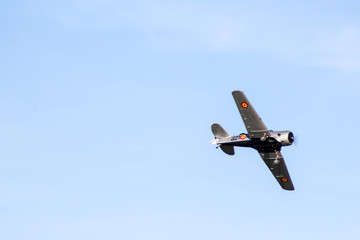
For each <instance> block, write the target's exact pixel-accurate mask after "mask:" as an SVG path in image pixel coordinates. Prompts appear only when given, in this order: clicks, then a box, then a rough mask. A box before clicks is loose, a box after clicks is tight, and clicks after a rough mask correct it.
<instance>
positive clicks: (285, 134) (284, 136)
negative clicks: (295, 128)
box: [270, 131, 294, 146]
mask: <svg viewBox="0 0 360 240" xmlns="http://www.w3.org/2000/svg"><path fill="white" fill-rule="evenodd" d="M270 137H271V138H274V139H275V140H276V141H278V142H279V143H280V144H281V146H290V145H291V144H293V142H294V134H293V133H292V132H290V131H278V132H270Z"/></svg>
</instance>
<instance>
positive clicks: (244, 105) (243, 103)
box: [241, 102, 249, 108]
mask: <svg viewBox="0 0 360 240" xmlns="http://www.w3.org/2000/svg"><path fill="white" fill-rule="evenodd" d="M241 106H242V107H243V108H248V106H249V105H248V104H247V103H246V102H242V103H241Z"/></svg>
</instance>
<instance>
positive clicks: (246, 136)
mask: <svg viewBox="0 0 360 240" xmlns="http://www.w3.org/2000/svg"><path fill="white" fill-rule="evenodd" d="M232 95H233V97H234V100H235V103H236V106H237V108H238V109H239V112H240V115H241V118H242V120H243V122H244V124H245V127H246V130H247V131H248V133H241V134H239V135H235V136H230V135H229V134H228V133H227V132H226V131H225V130H224V129H223V128H222V127H221V126H220V125H219V124H218V123H214V124H213V125H211V131H212V132H213V134H214V136H215V138H214V139H213V140H212V141H211V144H214V145H217V147H216V148H218V147H220V148H221V150H222V151H224V152H225V153H226V154H229V155H234V154H235V152H234V147H250V148H253V149H255V150H257V151H258V152H259V154H260V157H261V158H262V159H263V160H264V162H265V163H266V165H267V166H268V168H269V169H270V171H271V173H272V174H273V175H274V177H275V178H276V180H277V181H278V182H279V184H280V186H281V187H282V188H283V189H285V190H294V189H295V188H294V185H293V183H292V181H291V178H290V175H289V172H288V170H287V167H286V164H285V161H284V158H283V156H282V154H281V147H284V146H290V145H292V144H293V142H294V134H293V133H292V132H290V131H273V130H269V129H268V128H267V127H266V126H265V124H264V122H263V121H262V120H261V118H260V117H259V115H258V114H257V113H256V111H255V109H254V107H253V106H252V105H251V103H250V102H249V100H248V99H247V97H246V96H245V94H244V92H243V91H241V90H236V91H233V92H232Z"/></svg>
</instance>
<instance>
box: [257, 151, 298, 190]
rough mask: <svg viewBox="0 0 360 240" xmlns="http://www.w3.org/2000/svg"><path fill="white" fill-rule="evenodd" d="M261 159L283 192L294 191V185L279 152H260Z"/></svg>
mask: <svg viewBox="0 0 360 240" xmlns="http://www.w3.org/2000/svg"><path fill="white" fill-rule="evenodd" d="M259 154H260V156H261V158H262V159H263V160H264V162H265V163H266V165H267V166H268V168H269V169H270V171H271V172H272V174H273V175H274V177H275V178H276V180H277V181H278V182H279V184H280V185H281V187H282V188H283V189H285V190H294V189H295V188H294V185H293V183H292V181H291V178H290V175H289V172H288V170H287V167H286V164H285V161H284V158H283V156H282V154H281V152H280V151H277V152H275V151H272V152H260V151H259Z"/></svg>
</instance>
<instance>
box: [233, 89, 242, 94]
mask: <svg viewBox="0 0 360 240" xmlns="http://www.w3.org/2000/svg"><path fill="white" fill-rule="evenodd" d="M235 93H244V91H243V90H240V89H239V90H234V91H232V94H235Z"/></svg>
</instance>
